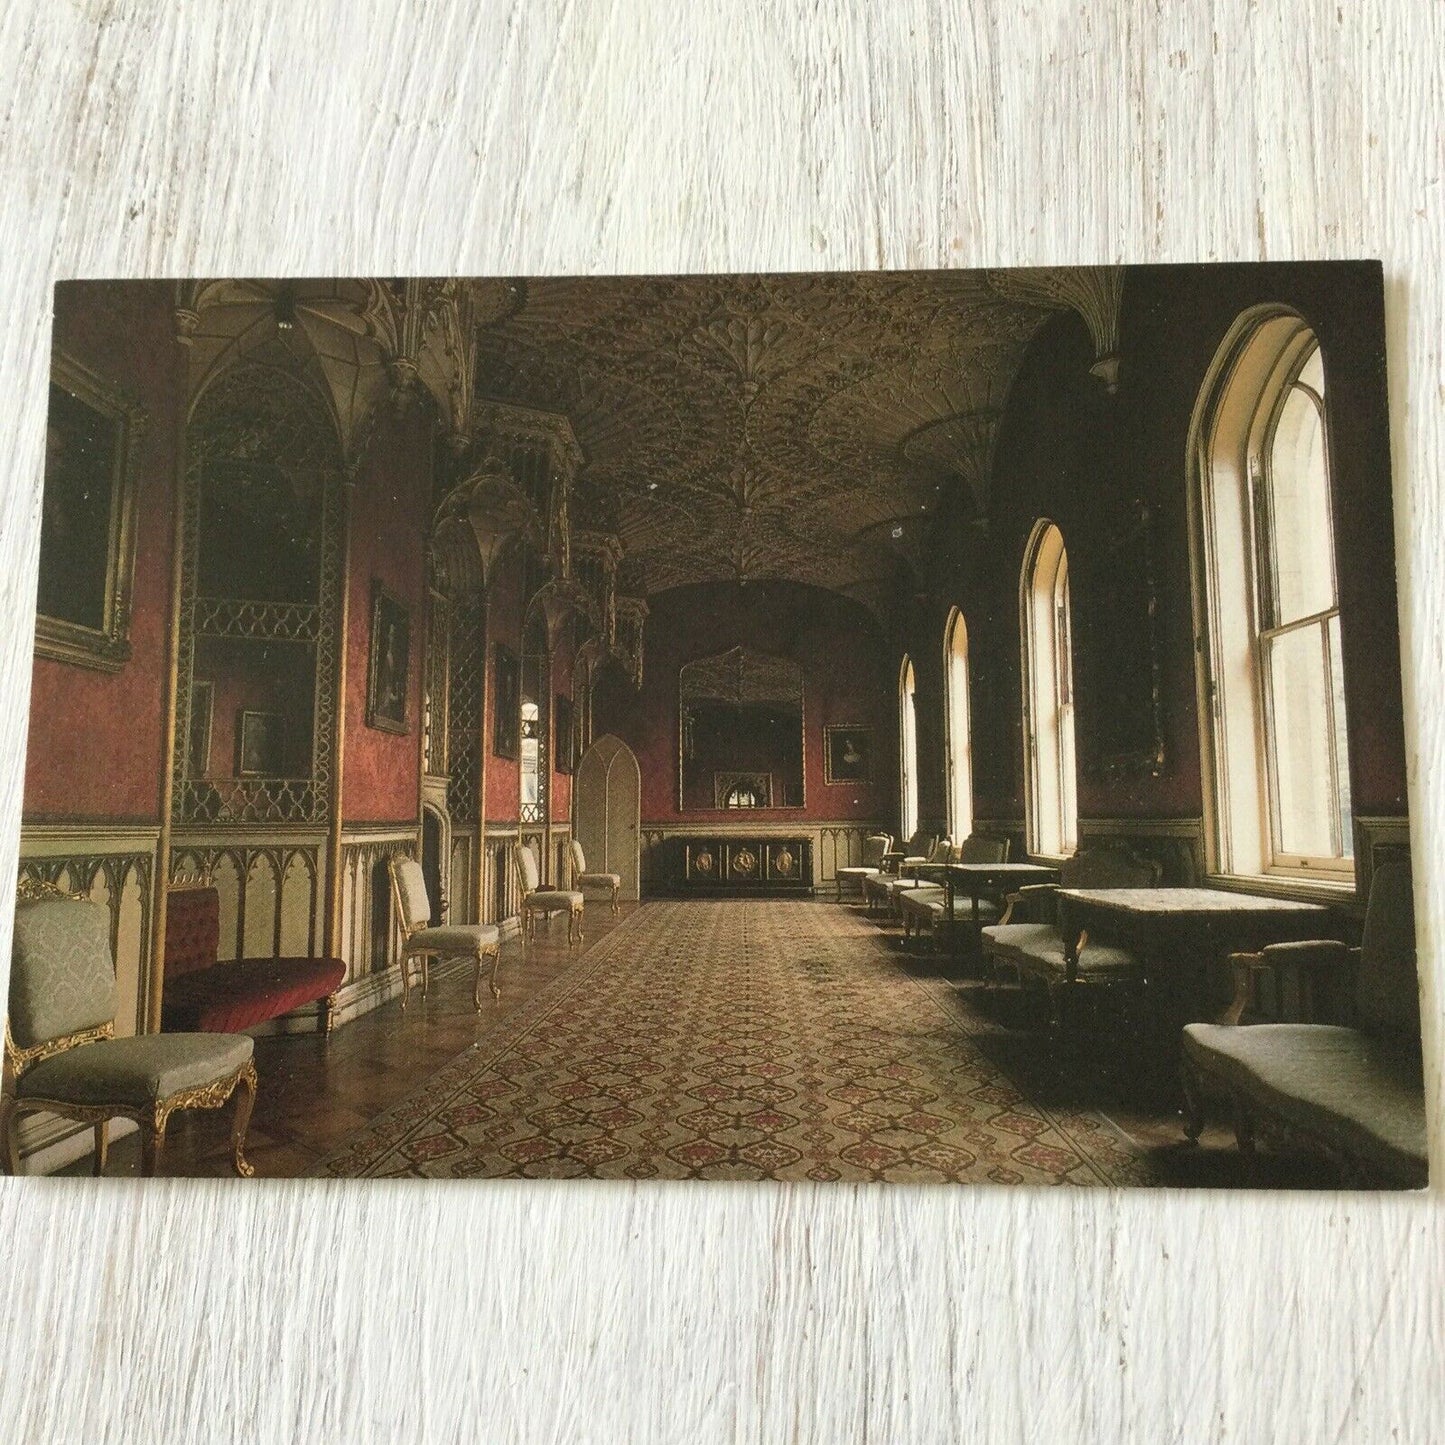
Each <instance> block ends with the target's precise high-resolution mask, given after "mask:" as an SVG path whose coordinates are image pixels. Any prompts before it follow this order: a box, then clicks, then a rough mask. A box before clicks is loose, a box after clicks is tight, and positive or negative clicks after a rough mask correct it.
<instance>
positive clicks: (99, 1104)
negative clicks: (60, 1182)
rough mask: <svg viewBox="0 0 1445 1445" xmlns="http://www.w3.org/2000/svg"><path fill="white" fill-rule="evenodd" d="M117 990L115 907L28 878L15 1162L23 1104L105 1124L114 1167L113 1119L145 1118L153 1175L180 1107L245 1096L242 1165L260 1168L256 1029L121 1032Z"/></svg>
mask: <svg viewBox="0 0 1445 1445" xmlns="http://www.w3.org/2000/svg"><path fill="white" fill-rule="evenodd" d="M117 998H118V995H117V990H116V983H115V964H114V963H113V962H112V959H111V952H110V915H109V913H108V912H107V911H106V910H105V909H104V908H102V907H100V905H99V904H96V903H92V902H90V901H89V899H86V898H81V897H75V896H72V895H68V894H64V893H62V892H60V891H59V890H58V889H56V888H54V887H52V886H50V885H43V884H42V885H31V884H24V885H22V888H21V896H20V903H19V905H18V906H17V908H16V910H15V944H14V951H13V953H12V955H11V961H10V1012H9V1016H8V1018H7V1019H6V1022H5V1056H6V1062H7V1064H8V1065H9V1068H10V1070H11V1073H12V1076H13V1082H12V1084H11V1085H10V1087H9V1088H8V1089H7V1090H6V1092H5V1093H4V1095H3V1096H0V1135H3V1139H4V1156H5V1163H6V1167H7V1168H8V1169H9V1171H10V1172H11V1173H12V1174H16V1173H18V1172H19V1169H20V1160H19V1154H18V1147H17V1140H16V1132H15V1131H16V1124H17V1122H18V1120H19V1117H20V1115H21V1114H24V1113H36V1112H44V1113H47V1114H58V1115H60V1116H61V1117H62V1118H65V1119H73V1120H75V1121H76V1122H78V1123H82V1124H91V1125H94V1127H95V1172H96V1174H101V1173H103V1172H104V1170H105V1156H106V1143H107V1128H108V1125H109V1121H110V1120H111V1119H113V1118H126V1119H134V1120H136V1122H137V1123H138V1124H139V1125H140V1132H141V1155H142V1163H143V1167H144V1170H145V1173H146V1174H148V1175H153V1174H155V1173H156V1171H157V1169H158V1167H159V1165H160V1158H161V1151H162V1148H163V1146H164V1143H165V1135H166V1124H167V1121H168V1120H169V1119H170V1116H171V1115H172V1114H173V1113H174V1112H175V1111H176V1110H177V1109H219V1108H220V1107H221V1106H222V1105H224V1104H225V1103H226V1101H227V1100H228V1099H229V1098H230V1097H231V1095H232V1094H237V1101H236V1116H235V1124H234V1126H233V1129H232V1135H231V1146H232V1162H233V1164H234V1166H235V1170H236V1173H237V1174H240V1175H242V1176H243V1177H244V1176H248V1175H250V1174H252V1173H253V1172H254V1171H253V1170H252V1168H251V1165H250V1164H249V1163H247V1161H246V1155H245V1144H246V1129H247V1126H248V1125H249V1124H250V1122H251V1109H252V1106H253V1105H254V1104H255V1101H256V1065H255V1061H254V1059H253V1057H252V1053H253V1050H254V1048H255V1045H254V1043H253V1041H252V1040H251V1038H250V1037H249V1036H248V1035H246V1034H215V1033H202V1034H147V1035H143V1036H141V1037H139V1038H129V1039H118V1038H115V1037H114V1033H115V1010H116V1005H117ZM237 1085H240V1086H241V1087H240V1091H239V1093H238V1092H237Z"/></svg>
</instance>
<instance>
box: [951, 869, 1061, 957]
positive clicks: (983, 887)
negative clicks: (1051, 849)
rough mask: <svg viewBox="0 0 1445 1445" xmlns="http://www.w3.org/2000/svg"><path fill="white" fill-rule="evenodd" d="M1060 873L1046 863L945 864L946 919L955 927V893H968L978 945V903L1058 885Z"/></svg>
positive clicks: (976, 944)
mask: <svg viewBox="0 0 1445 1445" xmlns="http://www.w3.org/2000/svg"><path fill="white" fill-rule="evenodd" d="M1058 881H1059V870H1058V869H1057V868H1053V867H1050V866H1049V865H1048V864H1047V863H945V864H944V865H943V918H944V922H945V924H947V925H948V926H949V927H952V925H953V899H954V894H955V891H956V890H960V889H961V890H962V891H963V892H965V893H967V894H968V896H969V898H970V899H971V900H972V901H973V941H974V946H975V947H978V945H979V938H980V934H979V926H980V920H979V916H978V905H979V900H980V899H983V898H990V897H993V896H995V895H999V894H1002V893H1004V892H1006V891H1009V890H1011V889H1014V888H1026V887H1028V886H1029V885H1030V884H1032V883H1057V882H1058Z"/></svg>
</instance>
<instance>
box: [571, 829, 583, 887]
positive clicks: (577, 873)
mask: <svg viewBox="0 0 1445 1445" xmlns="http://www.w3.org/2000/svg"><path fill="white" fill-rule="evenodd" d="M567 846H568V848H569V850H570V851H571V854H572V879H573V881H574V882H575V881H576V880H577V879H578V878H580V877H581V876H582V875H583V874H584V873H585V872H586V871H587V855H586V854H585V853H584V852H583V851H582V845H581V843H579V842H578V841H577V839H575V838H573V839H572V841H571V842H570V843H569V844H568V845H567Z"/></svg>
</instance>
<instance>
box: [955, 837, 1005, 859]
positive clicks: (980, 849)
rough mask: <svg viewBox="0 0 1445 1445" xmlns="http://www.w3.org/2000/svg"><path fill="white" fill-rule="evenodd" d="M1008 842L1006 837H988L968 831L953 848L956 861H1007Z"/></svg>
mask: <svg viewBox="0 0 1445 1445" xmlns="http://www.w3.org/2000/svg"><path fill="white" fill-rule="evenodd" d="M1008 849H1009V842H1008V839H1007V838H989V837H987V836H985V835H984V834H982V833H970V834H969V836H968V837H967V838H965V839H964V840H963V842H962V843H960V844H959V845H958V847H957V848H955V849H954V852H955V854H957V857H956V858H955V859H954V861H955V862H957V863H1007V862H1008Z"/></svg>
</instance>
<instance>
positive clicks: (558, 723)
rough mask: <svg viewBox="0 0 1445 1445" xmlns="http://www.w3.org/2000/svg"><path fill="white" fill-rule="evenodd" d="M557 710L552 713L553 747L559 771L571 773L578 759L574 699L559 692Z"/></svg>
mask: <svg viewBox="0 0 1445 1445" xmlns="http://www.w3.org/2000/svg"><path fill="white" fill-rule="evenodd" d="M555 708H556V711H555V712H554V713H553V714H552V739H553V741H552V748H553V754H554V758H555V767H556V769H557V771H558V772H559V773H570V772H571V771H572V769H573V767H574V766H575V765H576V761H577V735H576V728H575V722H574V715H573V712H572V699H571V698H570V697H565V696H563V694H562V693H560V692H559V693H558V694H557V699H556V703H555Z"/></svg>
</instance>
